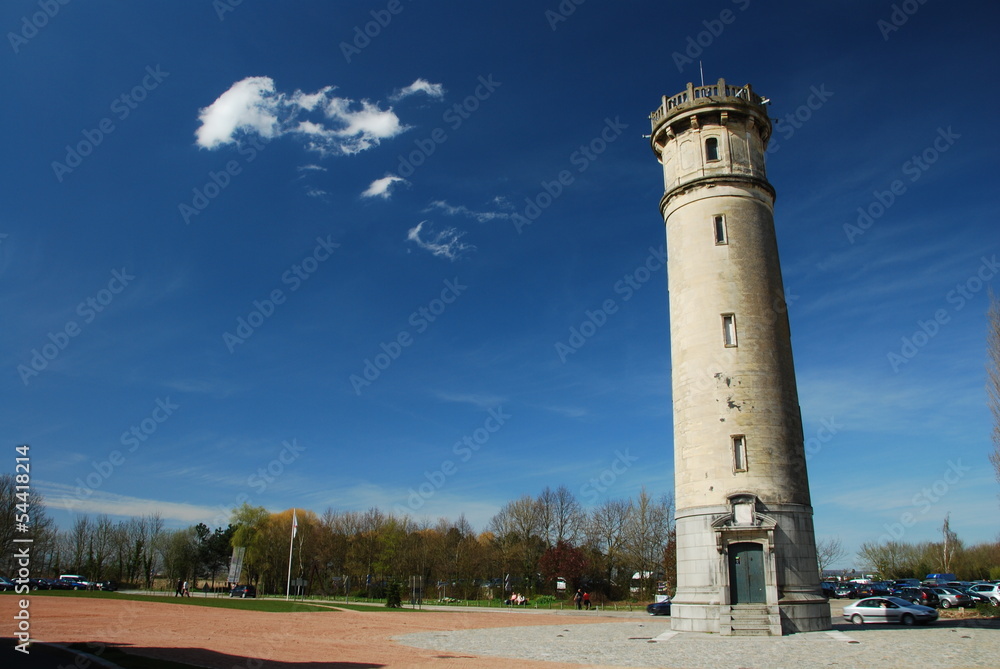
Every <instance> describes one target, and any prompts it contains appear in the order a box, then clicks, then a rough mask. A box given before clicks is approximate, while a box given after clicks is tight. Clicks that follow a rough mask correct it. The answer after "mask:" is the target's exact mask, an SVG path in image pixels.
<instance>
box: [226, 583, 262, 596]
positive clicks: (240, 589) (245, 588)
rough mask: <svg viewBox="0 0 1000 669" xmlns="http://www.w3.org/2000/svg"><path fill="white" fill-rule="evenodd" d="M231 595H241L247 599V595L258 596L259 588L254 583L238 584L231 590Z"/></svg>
mask: <svg viewBox="0 0 1000 669" xmlns="http://www.w3.org/2000/svg"><path fill="white" fill-rule="evenodd" d="M229 596H230V597H240V598H241V599H246V598H247V597H256V596H257V588H256V587H254V586H252V585H237V586H235V587H234V588H233V589H232V590H230V591H229Z"/></svg>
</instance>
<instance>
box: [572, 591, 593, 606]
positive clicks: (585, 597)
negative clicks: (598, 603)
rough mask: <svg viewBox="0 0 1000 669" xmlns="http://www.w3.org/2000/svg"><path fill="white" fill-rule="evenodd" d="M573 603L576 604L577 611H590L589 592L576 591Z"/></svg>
mask: <svg viewBox="0 0 1000 669" xmlns="http://www.w3.org/2000/svg"><path fill="white" fill-rule="evenodd" d="M573 601H574V602H576V609H577V610H578V611H579V610H580V609H583V608H586V609H587V610H588V611H589V610H590V593H589V592H584V591H583V590H580V589H578V590H577V591H576V594H575V595H573Z"/></svg>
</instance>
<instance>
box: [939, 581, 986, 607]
mask: <svg viewBox="0 0 1000 669" xmlns="http://www.w3.org/2000/svg"><path fill="white" fill-rule="evenodd" d="M931 590H933V591H934V594H936V595H937V596H938V600H940V602H941V608H942V609H950V608H951V607H953V606H964V607H966V608H968V607H970V606H975V603H974V602H973V601H972V597H969V596H968V595H967V594H965V593H964V592H962V591H961V590H958V589H957V588H947V587H945V586H940V587H937V588H931Z"/></svg>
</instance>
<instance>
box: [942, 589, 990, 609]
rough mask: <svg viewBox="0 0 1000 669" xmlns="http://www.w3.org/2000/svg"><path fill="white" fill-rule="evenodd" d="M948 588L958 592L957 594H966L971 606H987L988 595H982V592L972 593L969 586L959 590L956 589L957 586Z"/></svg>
mask: <svg viewBox="0 0 1000 669" xmlns="http://www.w3.org/2000/svg"><path fill="white" fill-rule="evenodd" d="M949 587H953V588H955V589H956V590H958V591H959V592H964V593H965V594H967V595H968V596H969V598H970V599H971V600H972V605H973V606H975V605H976V604H989V603H990V596H989V595H988V594H985V593H982V592H974V591H972V590H971V589H970V588H971V587H972V586H971V585H967V586H965V587H961V588H960V587H958V586H957V585H955V586H949Z"/></svg>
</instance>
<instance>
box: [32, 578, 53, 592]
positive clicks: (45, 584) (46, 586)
mask: <svg viewBox="0 0 1000 669" xmlns="http://www.w3.org/2000/svg"><path fill="white" fill-rule="evenodd" d="M28 586H29V587H30V588H31V589H32V590H51V589H52V579H50V578H29V579H28Z"/></svg>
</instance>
